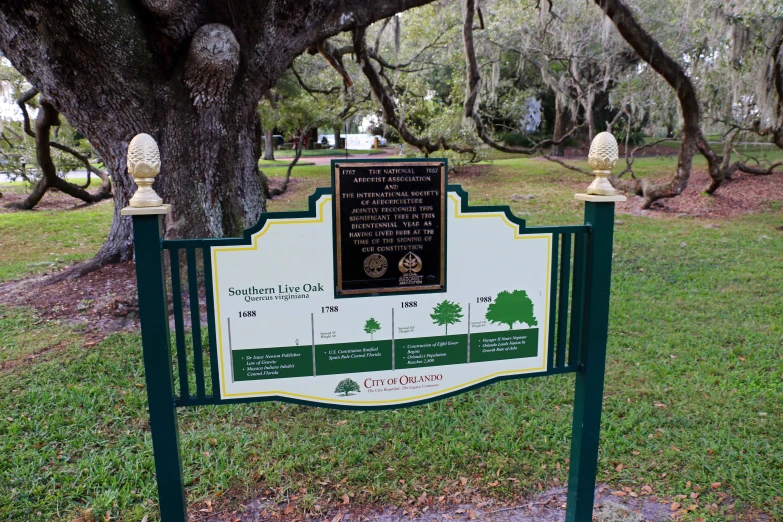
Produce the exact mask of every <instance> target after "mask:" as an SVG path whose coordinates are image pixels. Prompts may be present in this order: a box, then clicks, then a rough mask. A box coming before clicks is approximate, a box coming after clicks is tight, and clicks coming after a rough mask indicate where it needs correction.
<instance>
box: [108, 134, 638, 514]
mask: <svg viewBox="0 0 783 522" xmlns="http://www.w3.org/2000/svg"><path fill="white" fill-rule="evenodd" d="M589 160H590V165H591V166H592V167H593V169H594V170H595V172H596V180H595V181H594V183H593V184H592V185H591V186H590V188H589V189H588V194H577V195H576V196H575V197H576V199H578V200H582V201H585V202H586V207H585V223H584V224H583V225H571V226H553V227H527V226H526V224H525V222H524V220H522V219H519V218H517V217H515V216H513V215H512V214H511V212H510V210H509V209H508V207H482V206H474V207H470V206H468V197H467V194H466V193H465V192H464V191H462V189H461V188H460V187H459V186H456V185H449V186H448V193H449V194H453V195H454V196H455V197H454V201H455V202H457V201H460V202H461V203H460V205H461V208H460V209H459V211H460V212H462V213H463V214H469V213H479V214H480V213H484V214H487V213H495V214H497V215H499V216H500V215H501V214H502V215H503V216H504V219H505V220H506V223H507V224H509V225H511V223H513V225H511V226H512V227H514V226H515V227H516V228H517V230H516V231H515V233H514V234H515V237H517V235H536V237H538V238H549V237H551V241H550V242H549V243H548V244H549V245H550V246H549V258H548V259H549V260H550V261H549V263H550V264H551V266H548V268H547V270H546V272H547V273H548V274H549V276H548V278H549V279H548V281H546V283H545V285H548V286H549V288H548V293H547V295H548V296H551V298H549V297H547V299H548V305H547V306H548V310H547V313H546V315H545V317H546V318H547V319H546V321H545V322H544V324H541V326H540V328H539V331H540V330H542V329H544V330H545V339H546V340H545V341H541V342H542V343H544V344H545V345H546V356H545V357H546V360H545V361H543V362H542V363H541V364H542V366H540V367H537V368H535V371H534V372H530V373H516V374H507V373H504V372H499V373H498V374H497V375H498V376H497V377H494V378H492V379H485V380H480V379H479V380H478V381H476V384H471V385H470V386H466V387H455V388H454V390H455V391H451V392H449V393H446V392H447V391H448V390H445V391H444V393H440V394H437V395H432V396H430V397H429V398H424V399H422V400H416V401H413V400H411V401H410V402H407V403H394V404H382V403H381V404H377V405H375V404H365V403H359V405H356V404H353V405H352V404H350V403H347V402H345V401H343V402H332V403H324V402H313V401H310V400H307V399H296V398H293V397H290V396H288V397H280V396H270V395H266V396H260V397H249V396H241V397H240V398H235V399H230V398H228V399H227V398H223V397H221V389H222V388H221V384H222V383H221V381H220V379H221V374H220V372H219V362H220V360H221V359H220V356H221V354H219V353H218V341H219V337H220V334H219V332H216V331H215V328H216V326H215V325H216V324H219V321H217V320H216V303H215V302H214V300H215V291H214V290H213V281H212V278H213V268H215V267H213V259H216V258H215V257H213V249H215V248H218V249H220V248H223V247H226V246H231V245H247V244H249V243H250V238H251V235H252V234H253V233H257V232H258V231H259V230H260V229H261V227H262V225H264V224H265V222H266V220H268V219H280V218H275V217H274V216H275V214H266V215H264V216H262V218H261V220H260V221H259V223H258V224H257V225H256V226H255V227H254V228H253V229H250V230H248V231H245V237H244V238H243V239H238V238H229V239H193V240H163V239H162V237H161V236H162V234H161V231H162V216H163V215H165V214H167V213H168V212H169V210H170V206H169V205H164V204H162V201H161V200H160V198H158V197H157V194H155V193H154V191H153V190H152V189H151V185H152V180H153V179H154V177H155V175H156V174H157V173H158V171H159V168H160V162H159V156H158V151H157V145H156V144H155V142H154V140H152V138H151V137H149V136H147V135H139V136H137V137H136V138H134V140H133V141H132V142H131V144H130V146H129V152H128V169H129V171H130V173H131V174H132V175H133V176H134V178H135V179H136V180H137V184H138V185H139V187H140V188H139V191H138V192H137V194H136V195H134V198H133V199H132V200H131V206H130V207H127V208H125V209H123V210H122V214H123V215H130V216H132V217H133V225H134V242H135V249H136V268H137V270H136V272H137V283H138V289H139V315H140V322H141V327H142V345H143V354H144V366H145V378H146V382H147V393H148V399H149V411H150V422H151V426H152V440H153V450H154V457H155V465H156V472H157V482H158V492H159V497H160V508H161V516H162V519H163V520H164V522H169V521H171V522H174V521H176V522H182V521H184V520H186V519H187V509H186V504H185V494H184V484H183V480H182V463H181V457H180V448H179V435H178V427H177V415H176V409H177V408H181V407H191V406H201V405H215V404H226V403H237V402H255V401H266V400H285V401H288V402H295V403H305V404H315V405H317V406H325V407H331V408H345V409H387V408H394V409H396V408H400V407H405V406H412V405H414V404H421V403H423V402H429V401H432V400H439V399H443V398H445V397H448V396H451V395H455V394H458V393H464V392H466V391H469V390H471V389H474V388H476V387H479V386H486V385H488V384H490V383H492V382H496V381H499V380H505V379H514V378H522V377H541V376H549V375H556V374H564V373H575V374H576V389H575V399H574V418H573V427H572V445H571V467H570V471H569V488H568V502H567V508H566V521H567V522H587V521H590V520H591V519H592V508H593V500H594V487H595V477H596V469H597V460H598V435H599V431H600V419H601V404H602V399H603V380H604V369H605V361H606V340H607V334H608V316H609V286H610V276H611V258H612V241H613V228H614V204H615V202H617V201H624V199H625V198H624V197H623V196H618V195H616V194H615V193H614V189H612V187H611V185H610V184H609V183H608V181H607V179H606V178H607V176H608V175H609V174H610V171H611V169H612V168H613V167H614V164H615V163H616V161H617V144H616V141H615V140H614V138H613V137H612V136H611V134H609V133H601V134H599V135H598V136H597V137H596V139H595V140H594V142H593V144H592V145H591V149H590V156H589ZM427 161H428V162H432V161H433V160H431V159H428V160H427ZM444 167H445V162H444ZM350 168H354V167H350ZM441 187H442V185H441ZM331 195H332V189H318V190H317V191H316V192H315V194H313V195H312V196H310V199H309V207H310V211H305V212H299V213H287V214H286V215H285V218H286V219H289V218H294V219H295V218H311V217H313V215H314V214H311V213H309V212H314V210H313V209H314V208H315V206H316V202H317V201H326V199H324V198H329V197H330V196H331ZM433 215H434V214H433ZM444 215H445V214H444ZM277 216H280V214H278V215H277ZM455 216H456V214H455ZM477 217H478V216H477ZM501 217H502V216H501ZM239 250H241V248H240V249H239ZM542 259H544V258H542ZM545 265H546V263H544V264H543V265H542V266H545ZM214 273H216V272H214ZM541 273H544V271H543V269H542V272H541ZM400 284H402V283H400ZM215 288H217V287H216V286H215ZM442 288H443V291H445V288H444V287H442ZM336 297H339V296H336ZM168 303H171V311H172V312H173V324H174V332H173V335H172V334H171V331H170V325H169V321H170V319H169V318H170V315H169V305H168ZM530 306H531V313H532V306H533V305H532V304H531V305H530ZM469 310H470V308H468V314H469V313H470V312H469ZM392 312H393V310H392ZM487 315H489V314H487ZM392 317H394V316H393V315H392ZM373 321H375V319H373ZM449 324H451V323H449ZM513 324H514V321H512V325H513ZM529 326H530V325H528V327H529ZM378 327H380V325H378ZM468 328H470V326H468ZM509 328H511V326H509ZM372 331H376V330H372ZM392 331H393V330H392ZM188 332H189V333H188ZM446 332H448V326H447V329H446ZM446 337H448V335H447V336H446ZM467 337H468V340H467V343H468V344H467V346H468V355H467V357H468V361H467V362H468V363H470V353H471V347H470V342H471V341H470V338H471V333H470V330H468V334H467ZM498 338H499V337H498ZM228 339H229V344H230V343H231V331H230V326H229V330H228ZM392 339H393V334H392ZM536 339H537V334H536ZM172 341H173V342H172ZM538 342H539V341H538V340H536V343H538ZM393 343H394V341H393V340H392V347H393V346H394V344H393ZM172 344H173V348H174V350H172ZM297 344H298V343H297ZM536 346H539V345H538V344H536ZM205 348H206V349H205ZM392 354H393V348H392ZM229 357H233V354H231V353H229ZM393 357H394V356H393V355H392V358H393ZM541 357H543V356H541ZM232 360H233V359H232ZM224 364H225V362H224ZM315 367H316V356H315V333H314V332H313V357H312V368H313V373H312V374H313V375H315ZM392 369H393V367H392ZM231 371H232V373H231V375H232V382H233V367H232V370H231ZM349 373H350V372H349ZM493 375H495V374H493ZM346 395H348V392H346Z"/></svg>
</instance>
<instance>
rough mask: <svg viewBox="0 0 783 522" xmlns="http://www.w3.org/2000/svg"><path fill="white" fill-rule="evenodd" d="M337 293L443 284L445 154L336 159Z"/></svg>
mask: <svg viewBox="0 0 783 522" xmlns="http://www.w3.org/2000/svg"><path fill="white" fill-rule="evenodd" d="M334 201H335V216H334V218H335V254H336V255H335V262H336V264H337V268H336V274H335V275H336V278H337V281H336V287H337V295H361V294H378V293H388V292H422V291H442V290H444V289H445V285H446V265H445V263H446V162H445V160H417V161H386V162H384V161H376V162H373V161H361V162H356V163H353V162H345V163H342V162H335V164H334Z"/></svg>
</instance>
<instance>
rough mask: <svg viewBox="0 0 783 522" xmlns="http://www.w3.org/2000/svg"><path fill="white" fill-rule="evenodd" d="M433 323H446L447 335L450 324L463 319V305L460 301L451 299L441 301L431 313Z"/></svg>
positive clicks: (440, 324)
mask: <svg viewBox="0 0 783 522" xmlns="http://www.w3.org/2000/svg"><path fill="white" fill-rule="evenodd" d="M430 317H432V321H433V323H435V324H437V325H438V326H443V325H444V324H445V325H446V335H449V325H450V324H456V323H458V322H460V321H461V320H462V307H461V306H460V305H459V304H458V303H453V302H451V301H441V302H440V303H438V304H437V305H435V308H433V309H432V313H431V314H430Z"/></svg>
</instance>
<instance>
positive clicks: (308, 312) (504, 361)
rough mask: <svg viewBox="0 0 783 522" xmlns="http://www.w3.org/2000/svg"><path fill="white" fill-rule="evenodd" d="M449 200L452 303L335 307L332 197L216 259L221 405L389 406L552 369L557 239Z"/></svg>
mask: <svg viewBox="0 0 783 522" xmlns="http://www.w3.org/2000/svg"><path fill="white" fill-rule="evenodd" d="M445 200H446V225H447V226H446V270H447V274H448V277H447V280H446V285H445V290H444V291H442V292H437V291H436V292H427V293H415V292H406V293H404V294H400V295H390V294H378V295H361V296H350V297H342V296H338V295H337V292H336V287H335V255H334V241H333V233H334V232H333V231H334V226H333V225H334V224H333V219H334V218H333V205H334V197H333V196H332V195H322V196H321V197H320V199H318V200H317V201H316V202H315V208H314V209H311V212H310V214H309V215H308V217H271V218H270V219H267V221H266V222H265V223H264V225H263V226H262V228H261V229H260V230H258V231H257V232H256V233H255V234H253V235H252V237H251V239H252V240H251V244H249V245H245V246H222V247H212V250H211V255H212V270H213V273H212V281H213V290H214V296H215V308H216V310H215V318H214V320H215V321H216V324H215V325H214V326H215V329H216V332H217V353H218V365H219V373H220V396H221V398H222V399H226V400H227V399H240V398H252V397H277V398H287V399H292V400H298V401H305V402H311V403H319V404H332V405H341V406H349V407H350V406H355V407H391V406H394V405H400V404H405V403H412V402H419V401H426V400H432V399H433V398H436V397H438V396H440V395H444V394H450V393H455V392H458V391H460V390H463V389H465V388H469V387H472V386H476V385H479V384H481V383H485V382H487V381H491V380H493V379H497V378H503V377H508V376H514V375H521V374H527V373H534V372H543V371H545V370H546V363H547V346H548V339H547V334H548V326H547V325H548V324H549V320H550V318H549V316H548V314H549V309H550V306H549V300H550V299H551V298H552V297H551V296H550V295H549V294H550V281H551V276H552V274H551V273H550V272H551V269H552V259H551V255H552V235H551V234H549V233H542V234H524V233H520V230H519V226H518V225H517V224H515V223H513V222H511V221H510V220H509V219H508V217H507V216H506V214H505V212H503V211H500V210H499V211H494V212H474V211H470V210H469V209H468V208H466V209H464V211H463V202H462V197H461V195H460V193H458V192H448V194H447V197H446V199H445ZM272 216H275V215H274V214H272ZM523 232H524V230H523Z"/></svg>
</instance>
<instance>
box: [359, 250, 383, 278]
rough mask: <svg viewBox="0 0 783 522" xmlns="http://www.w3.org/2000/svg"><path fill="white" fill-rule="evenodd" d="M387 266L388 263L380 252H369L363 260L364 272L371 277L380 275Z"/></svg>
mask: <svg viewBox="0 0 783 522" xmlns="http://www.w3.org/2000/svg"><path fill="white" fill-rule="evenodd" d="M387 268H389V263H388V262H387V261H386V258H385V257H384V256H382V255H381V254H370V255H369V256H367V258H366V259H365V260H364V273H365V274H367V275H368V276H370V277H372V278H377V277H381V276H382V275H383V274H385V273H386V269H387Z"/></svg>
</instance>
